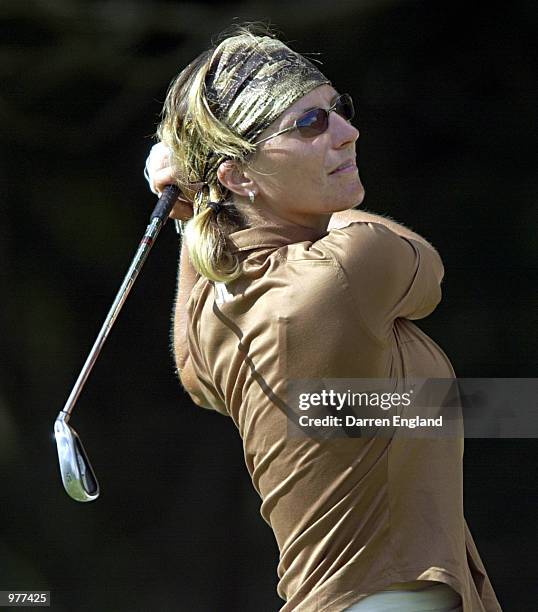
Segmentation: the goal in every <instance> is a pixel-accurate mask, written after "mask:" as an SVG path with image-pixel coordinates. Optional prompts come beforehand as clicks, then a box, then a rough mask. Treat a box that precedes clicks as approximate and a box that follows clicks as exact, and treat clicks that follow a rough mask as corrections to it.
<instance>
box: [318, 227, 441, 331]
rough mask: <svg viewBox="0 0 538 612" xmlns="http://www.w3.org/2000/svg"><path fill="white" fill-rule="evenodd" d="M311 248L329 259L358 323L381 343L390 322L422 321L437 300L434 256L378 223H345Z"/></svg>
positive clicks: (438, 267) (438, 277) (438, 268)
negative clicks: (346, 289) (345, 285)
mask: <svg viewBox="0 0 538 612" xmlns="http://www.w3.org/2000/svg"><path fill="white" fill-rule="evenodd" d="M313 246H314V248H322V249H323V250H325V251H327V254H329V255H330V256H332V257H334V259H335V260H336V262H337V264H338V266H339V267H340V269H341V272H342V274H343V275H344V277H345V279H346V281H347V283H348V285H349V290H350V291H351V293H352V295H353V298H354V300H355V303H356V305H357V308H358V310H359V314H360V316H361V318H362V320H363V322H364V323H365V324H366V325H367V326H368V327H369V329H370V331H371V332H372V333H374V335H375V336H377V337H378V338H379V339H380V340H382V341H386V339H387V338H388V335H389V334H390V331H391V329H392V326H393V323H394V320H395V319H397V318H398V317H402V318H406V319H422V318H423V317H426V316H428V315H429V314H430V313H431V312H433V310H434V309H435V307H436V306H437V304H438V303H439V302H440V300H441V281H442V278H443V275H444V267H443V263H442V261H441V258H440V257H439V254H438V253H437V251H436V250H435V249H434V248H433V247H430V246H427V245H426V244H423V243H422V242H419V241H417V240H414V239H412V238H404V237H402V236H399V235H398V234H396V233H395V232H393V231H392V230H390V229H389V228H387V227H386V226H384V225H382V224H380V223H372V222H354V223H351V224H350V225H348V226H347V227H344V228H342V229H334V230H331V231H330V232H329V234H328V235H327V236H325V237H324V238H322V239H321V240H319V241H318V242H316V243H314V245H313Z"/></svg>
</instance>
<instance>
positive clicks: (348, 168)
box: [329, 159, 357, 174]
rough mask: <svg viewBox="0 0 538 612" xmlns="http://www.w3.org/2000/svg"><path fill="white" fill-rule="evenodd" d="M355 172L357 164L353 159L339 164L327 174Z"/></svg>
mask: <svg viewBox="0 0 538 612" xmlns="http://www.w3.org/2000/svg"><path fill="white" fill-rule="evenodd" d="M356 170H357V164H356V163H355V160H354V159H349V160H348V161H346V162H344V163H343V164H340V165H339V166H338V168H336V169H335V170H333V171H332V172H329V174H342V173H344V172H355V171H356Z"/></svg>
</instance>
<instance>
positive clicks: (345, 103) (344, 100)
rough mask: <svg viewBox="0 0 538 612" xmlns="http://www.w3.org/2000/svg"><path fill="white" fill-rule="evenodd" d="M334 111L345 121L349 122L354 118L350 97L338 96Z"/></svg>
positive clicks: (345, 95)
mask: <svg viewBox="0 0 538 612" xmlns="http://www.w3.org/2000/svg"><path fill="white" fill-rule="evenodd" d="M334 110H335V111H336V112H337V113H338V114H339V115H340V116H341V117H343V118H344V119H346V120H347V121H351V120H352V119H353V117H354V116H355V108H354V107H353V100H352V99H351V96H350V95H349V94H343V95H342V96H340V97H339V98H338V100H337V101H336V105H335V109H334Z"/></svg>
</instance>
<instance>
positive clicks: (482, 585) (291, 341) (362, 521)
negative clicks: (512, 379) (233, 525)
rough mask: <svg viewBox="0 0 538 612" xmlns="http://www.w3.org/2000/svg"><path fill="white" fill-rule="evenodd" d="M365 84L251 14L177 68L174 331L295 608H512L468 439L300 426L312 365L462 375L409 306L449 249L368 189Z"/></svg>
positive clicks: (160, 160) (419, 298) (184, 378)
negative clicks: (473, 508)
mask: <svg viewBox="0 0 538 612" xmlns="http://www.w3.org/2000/svg"><path fill="white" fill-rule="evenodd" d="M353 114H354V110H353V101H352V99H351V96H349V95H348V94H345V93H341V92H339V91H337V89H336V88H335V87H334V86H333V85H332V84H331V82H330V81H329V80H328V79H327V78H326V77H325V76H324V75H323V74H322V73H321V72H320V71H319V69H318V68H317V67H316V66H314V65H313V64H312V63H311V62H310V61H308V60H307V59H305V58H304V57H302V56H301V55H299V54H297V53H295V52H294V51H292V50H291V49H289V48H288V47H287V46H286V45H284V44H283V43H282V42H280V41H279V40H278V39H276V38H274V37H272V36H270V35H267V34H255V33H253V32H252V31H249V30H248V29H245V28H242V29H238V30H237V31H236V32H235V33H234V34H232V35H229V36H227V37H226V38H224V39H222V40H221V41H220V42H219V43H218V44H216V45H215V46H214V47H213V48H211V49H209V50H208V51H206V52H205V53H203V54H202V55H200V56H199V57H198V58H197V59H195V60H194V61H193V62H192V63H191V64H190V65H189V66H187V68H185V70H183V71H182V72H181V73H180V74H179V76H178V77H177V78H176V79H175V80H174V82H173V83H172V85H171V87H170V89H169V92H168V95H167V98H166V102H165V106H164V111H163V119H162V122H161V124H160V126H159V130H158V136H159V139H160V141H161V143H160V144H159V145H158V146H157V147H156V148H155V149H154V150H153V152H152V155H151V156H150V158H149V159H148V163H147V170H148V178H149V180H150V184H151V186H152V188H153V189H154V190H155V191H156V192H157V193H159V192H160V191H162V189H164V187H165V186H166V185H167V184H170V183H176V184H178V185H179V186H180V188H181V190H182V193H183V195H182V198H181V200H178V203H177V205H176V207H175V208H174V211H173V213H172V216H174V217H176V218H177V219H181V220H182V221H183V222H186V225H185V227H184V240H183V247H182V254H181V263H180V271H179V291H178V296H177V303H176V309H175V321H174V347H175V358H176V361H177V367H178V371H179V375H180V379H181V382H182V384H183V386H184V387H185V389H186V390H187V391H188V392H189V394H190V396H191V397H192V399H193V401H194V402H195V403H196V404H198V405H199V406H202V407H204V408H208V409H211V410H214V411H217V412H219V413H221V414H223V415H225V416H227V417H229V418H231V419H233V421H234V423H235V425H236V426H237V429H238V431H239V434H240V435H241V438H242V440H243V445H244V456H245V461H246V466H247V469H248V471H249V473H250V475H251V477H252V482H253V485H254V487H255V489H256V491H257V492H258V493H259V495H260V497H261V500H262V502H261V514H262V516H263V518H264V519H265V520H266V521H267V523H268V524H269V525H270V526H271V528H272V529H273V531H274V534H275V538H276V540H277V543H278V546H279V551H280V562H279V565H278V576H279V578H280V581H279V584H278V594H279V595H280V597H281V598H282V599H283V600H284V601H285V604H284V605H283V607H282V609H281V612H313V611H316V610H319V611H321V610H323V611H324V612H340V611H343V610H348V611H357V612H360V611H362V612H367V611H374V610H375V611H378V612H386V611H388V610H398V611H405V610H408V611H413V612H420V611H422V610H430V611H441V610H443V611H448V610H452V611H457V610H459V611H462V612H498V611H499V610H500V609H501V608H500V606H499V603H498V601H497V599H496V597H495V594H494V591H493V589H492V586H491V584H490V581H489V579H488V577H487V574H486V570H485V569H484V566H483V564H482V562H481V560H480V556H479V554H478V551H477V549H476V547H475V544H474V542H473V538H472V536H471V534H470V532H469V529H468V527H467V524H466V522H465V518H464V515H463V501H462V498H463V491H462V459H463V439H462V438H461V437H450V438H446V439H423V440H419V439H412V440H398V439H395V438H390V437H375V436H374V437H370V438H365V437H339V438H331V437H329V438H325V439H321V440H320V439H316V438H315V437H313V436H303V437H302V438H293V437H291V436H289V435H288V431H289V430H288V419H289V413H288V412H287V411H286V397H287V396H286V393H287V384H288V383H289V382H290V381H293V380H299V379H310V380H320V379H359V378H360V379H380V378H394V379H399V380H405V378H406V377H407V376H421V377H429V378H452V377H454V371H453V369H452V366H451V364H450V362H449V360H448V358H447V357H446V355H445V354H444V353H443V351H442V350H441V349H440V348H439V347H438V346H437V344H435V342H433V340H431V339H430V338H429V337H428V336H426V335H425V334H424V333H423V332H422V331H421V330H419V329H418V327H416V326H415V325H414V324H413V323H412V322H411V320H412V319H420V318H422V317H426V316H427V315H428V314H429V313H431V312H432V310H434V308H435V307H436V305H437V304H438V302H439V300H440V299H441V290H440V283H441V280H442V278H443V274H444V270H443V264H442V262H441V259H440V257H439V255H438V253H437V252H436V250H435V249H434V248H433V247H432V246H431V245H430V244H429V243H428V242H427V241H426V240H425V239H424V238H422V237H420V236H419V235H417V234H416V233H414V232H412V231H410V230H408V229H406V228H405V227H403V226H402V225H399V224H397V223H395V222H393V221H389V220H387V219H385V218H382V217H378V216H376V215H372V214H368V213H364V212H362V211H358V210H353V208H354V207H356V206H358V205H359V204H360V203H361V202H362V200H363V198H364V188H363V185H362V183H361V180H360V178H359V172H358V168H357V164H356V145H357V141H358V138H359V131H358V129H357V128H356V127H354V125H353V123H352V119H353Z"/></svg>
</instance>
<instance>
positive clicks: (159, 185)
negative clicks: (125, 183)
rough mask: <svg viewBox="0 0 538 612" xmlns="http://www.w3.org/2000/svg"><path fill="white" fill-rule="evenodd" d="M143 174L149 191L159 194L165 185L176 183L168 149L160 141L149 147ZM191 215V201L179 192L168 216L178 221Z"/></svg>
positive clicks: (185, 219)
mask: <svg viewBox="0 0 538 612" xmlns="http://www.w3.org/2000/svg"><path fill="white" fill-rule="evenodd" d="M144 176H145V177H146V180H147V181H148V183H149V188H150V189H151V191H152V192H153V193H154V194H156V195H158V196H160V195H161V193H162V191H163V189H164V188H165V187H166V186H167V185H176V184H177V174H176V170H175V169H174V167H173V166H172V165H171V160H170V150H169V149H168V147H167V146H166V145H165V144H164V143H162V142H158V143H157V144H156V145H153V147H151V151H150V153H149V155H148V158H147V159H146V165H145V168H144ZM192 215H193V210H192V202H191V201H190V200H189V199H188V198H187V197H186V196H185V194H183V193H181V194H180V196H179V198H178V199H177V202H176V204H174V208H172V211H171V212H170V217H172V218H173V219H179V220H180V221H188V220H189V219H190V218H191V217H192Z"/></svg>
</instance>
